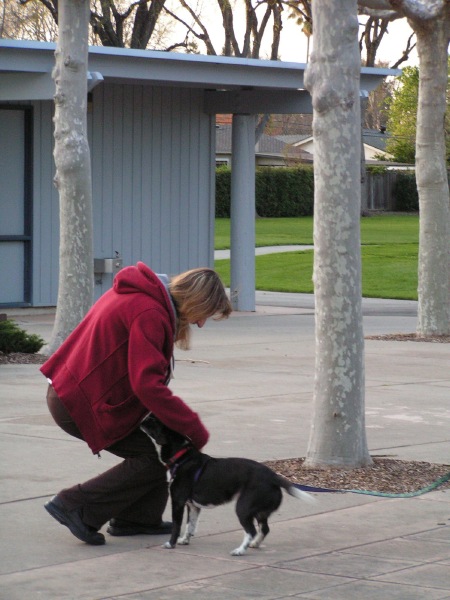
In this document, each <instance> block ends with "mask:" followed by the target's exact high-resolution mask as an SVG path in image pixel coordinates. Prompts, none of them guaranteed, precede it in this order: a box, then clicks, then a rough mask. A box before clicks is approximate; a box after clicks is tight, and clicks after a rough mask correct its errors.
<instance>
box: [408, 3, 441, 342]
mask: <svg viewBox="0 0 450 600" xmlns="http://www.w3.org/2000/svg"><path fill="white" fill-rule="evenodd" d="M449 14H450V12H449V13H447V15H446V16H444V17H442V16H441V17H439V18H437V19H433V20H430V21H428V22H422V23H420V22H419V23H414V22H411V26H412V27H413V28H414V30H415V32H416V35H417V50H418V53H419V60H420V66H419V73H420V75H419V103H418V109H417V133H416V181H417V189H418V192H419V209H420V241H419V288H418V297H419V309H418V323H417V334H418V335H419V336H422V337H426V336H430V335H434V334H437V335H446V334H449V333H450V244H449V240H450V209H449V189H448V179H447V169H446V163H445V130H444V119H445V110H446V89H447V48H448V43H449V31H450V24H449ZM446 17H447V18H446Z"/></svg>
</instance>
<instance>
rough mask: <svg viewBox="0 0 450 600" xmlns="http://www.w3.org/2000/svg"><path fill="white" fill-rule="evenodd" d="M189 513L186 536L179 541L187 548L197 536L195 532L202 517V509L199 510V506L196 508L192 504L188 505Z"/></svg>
mask: <svg viewBox="0 0 450 600" xmlns="http://www.w3.org/2000/svg"><path fill="white" fill-rule="evenodd" d="M187 511H188V516H187V523H186V530H185V532H184V536H183V537H182V538H179V540H178V543H179V544H183V545H184V546H187V545H188V544H189V541H190V539H191V537H192V536H193V535H195V532H196V531H197V525H198V518H199V516H200V508H197V506H194V505H193V504H192V503H191V502H188V503H187Z"/></svg>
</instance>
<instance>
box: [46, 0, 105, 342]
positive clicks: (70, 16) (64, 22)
mask: <svg viewBox="0 0 450 600" xmlns="http://www.w3.org/2000/svg"><path fill="white" fill-rule="evenodd" d="M88 23H89V1H88V0H60V2H59V40H58V43H57V47H56V51H55V69H54V72H53V78H54V80H55V84H56V93H55V97H54V100H55V117H54V123H55V132H54V135H55V149H54V158H55V164H56V176H55V184H56V186H57V188H58V190H59V205H60V249H59V288H58V302H57V309H56V318H55V325H54V328H53V333H52V339H51V341H50V345H49V351H50V352H54V351H55V350H56V349H57V348H58V347H59V346H60V344H61V343H62V342H63V341H64V340H65V338H66V337H67V336H68V335H69V333H70V332H71V331H72V330H73V329H74V328H75V327H76V325H77V324H78V323H79V322H80V321H81V319H82V318H83V317H84V315H85V314H86V312H87V310H88V309H89V308H90V306H91V305H92V301H93V288H94V274H93V270H94V269H93V250H92V230H93V227H92V189H91V161H90V152H89V144H88V140H87V126H86V108H87V59H88V43H87V42H88Z"/></svg>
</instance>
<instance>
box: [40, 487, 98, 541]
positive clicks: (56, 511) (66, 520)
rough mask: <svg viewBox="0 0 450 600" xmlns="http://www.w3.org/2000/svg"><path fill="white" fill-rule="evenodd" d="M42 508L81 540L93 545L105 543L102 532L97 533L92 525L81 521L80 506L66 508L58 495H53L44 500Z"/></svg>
mask: <svg viewBox="0 0 450 600" xmlns="http://www.w3.org/2000/svg"><path fill="white" fill-rule="evenodd" d="M44 508H45V510H46V511H47V512H48V513H49V514H50V515H51V516H52V517H53V518H54V519H56V520H57V521H58V523H61V525H65V526H66V527H68V528H69V529H70V531H71V533H72V534H73V535H74V536H75V537H76V538H78V539H79V540H81V541H82V542H86V544H92V545H93V546H101V545H102V544H104V543H105V536H104V535H103V533H99V532H98V531H97V530H96V529H95V528H94V527H90V526H89V525H86V524H85V523H83V520H82V518H81V509H80V508H76V509H74V510H66V509H65V508H64V505H63V503H62V502H61V500H60V499H59V498H58V496H54V497H53V498H52V499H51V500H49V501H48V502H46V503H45V504H44Z"/></svg>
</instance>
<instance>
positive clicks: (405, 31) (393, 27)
mask: <svg viewBox="0 0 450 600" xmlns="http://www.w3.org/2000/svg"><path fill="white" fill-rule="evenodd" d="M176 4H177V3H176V2H175V0H168V2H167V6H169V7H170V6H171V5H173V6H172V7H173V8H174V10H175V11H176V12H177V13H178V10H179V8H178V9H175V6H176ZM190 4H191V6H196V8H197V10H200V11H201V14H202V16H203V18H202V21H203V23H204V24H205V25H206V26H207V29H208V32H209V34H210V37H211V38H212V41H213V44H214V46H215V49H216V51H217V52H220V49H221V47H222V45H223V26H222V16H221V13H220V11H219V8H218V7H217V3H216V1H213V2H212V1H211V0H196V1H193V2H191V3H190ZM178 7H179V5H178ZM185 14H186V13H185ZM183 16H184V15H183ZM284 16H285V18H284V19H283V30H282V32H281V38H280V40H281V43H280V53H279V54H280V59H281V60H283V61H285V62H299V63H305V62H307V41H306V36H305V35H303V34H302V33H301V30H300V28H299V26H298V25H297V24H296V23H295V21H294V20H293V19H287V18H286V17H287V11H286V10H285V11H284ZM233 17H234V24H235V29H236V31H237V34H238V40H239V41H241V40H242V38H243V29H244V26H245V11H244V7H243V3H242V2H240V1H239V0H236V2H235V6H234V8H233ZM366 19H367V17H363V16H360V17H359V21H360V23H365V21H366ZM186 20H187V21H189V20H190V19H189V18H186ZM240 23H242V25H243V27H242V28H241V31H239V24H240ZM195 28H196V29H198V28H197V27H195ZM268 28H269V26H268ZM361 31H362V29H361ZM388 31H389V33H388V34H385V36H384V37H383V40H382V42H381V44H380V48H379V50H378V53H377V57H378V58H379V59H380V60H383V61H386V62H387V63H388V65H389V66H390V65H392V64H393V63H394V62H396V61H397V60H398V59H399V58H400V56H401V55H402V53H403V50H404V49H405V47H406V42H407V40H408V37H409V36H410V35H411V33H412V30H411V28H410V27H409V25H408V23H407V21H406V19H398V20H396V21H393V22H392V23H391V24H390V25H389V30H388ZM266 36H267V38H268V39H269V38H270V32H269V31H268V32H267V33H266ZM269 43H270V42H269ZM200 48H201V52H202V53H203V52H205V50H204V47H202V44H200ZM269 52H270V48H267V47H266V48H265V56H264V49H263V51H262V52H261V55H260V57H261V58H265V57H268V56H269ZM417 64H418V58H417V53H416V51H415V50H414V51H413V52H412V54H411V57H410V59H409V60H408V61H407V62H404V63H402V65H401V67H404V66H406V65H417ZM401 67H400V68H401Z"/></svg>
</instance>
